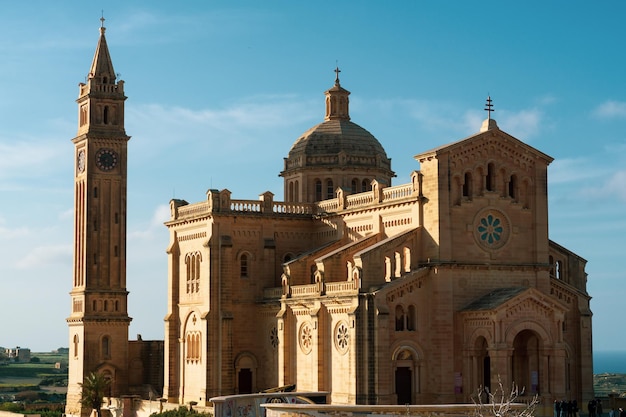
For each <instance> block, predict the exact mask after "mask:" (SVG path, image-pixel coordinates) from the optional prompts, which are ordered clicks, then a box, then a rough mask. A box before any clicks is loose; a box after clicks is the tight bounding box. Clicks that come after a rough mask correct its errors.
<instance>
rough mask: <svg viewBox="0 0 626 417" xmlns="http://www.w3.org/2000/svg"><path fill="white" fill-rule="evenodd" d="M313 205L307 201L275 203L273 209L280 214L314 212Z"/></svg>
mask: <svg viewBox="0 0 626 417" xmlns="http://www.w3.org/2000/svg"><path fill="white" fill-rule="evenodd" d="M313 207H314V206H313V205H312V204H306V203H280V202H277V203H274V205H273V207H272V211H273V212H274V213H280V214H313Z"/></svg>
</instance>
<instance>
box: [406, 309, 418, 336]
mask: <svg viewBox="0 0 626 417" xmlns="http://www.w3.org/2000/svg"><path fill="white" fill-rule="evenodd" d="M416 323H417V314H416V311H415V306H414V305H412V304H411V305H410V306H409V312H408V314H407V316H406V329H407V330H411V331H414V330H416V327H415V324H416Z"/></svg>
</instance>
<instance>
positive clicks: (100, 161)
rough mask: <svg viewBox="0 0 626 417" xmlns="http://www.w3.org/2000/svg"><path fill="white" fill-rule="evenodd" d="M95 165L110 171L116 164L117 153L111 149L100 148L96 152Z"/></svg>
mask: <svg viewBox="0 0 626 417" xmlns="http://www.w3.org/2000/svg"><path fill="white" fill-rule="evenodd" d="M96 165H97V166H98V168H100V169H101V170H103V171H110V170H112V169H113V168H115V165H117V153H115V151H114V150H112V149H100V150H99V151H98V152H97V153H96Z"/></svg>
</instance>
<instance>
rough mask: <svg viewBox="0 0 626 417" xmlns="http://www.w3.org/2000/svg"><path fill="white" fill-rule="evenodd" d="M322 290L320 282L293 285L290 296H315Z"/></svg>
mask: <svg viewBox="0 0 626 417" xmlns="http://www.w3.org/2000/svg"><path fill="white" fill-rule="evenodd" d="M321 292H322V285H321V283H319V282H318V283H315V284H308V285H295V286H293V287H291V296H292V297H302V296H307V295H311V296H316V295H320V294H321Z"/></svg>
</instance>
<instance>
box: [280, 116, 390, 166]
mask: <svg viewBox="0 0 626 417" xmlns="http://www.w3.org/2000/svg"><path fill="white" fill-rule="evenodd" d="M285 162H286V166H285V171H289V170H290V169H294V168H304V167H309V168H313V167H316V166H329V165H336V166H355V165H356V166H359V167H371V168H386V169H388V170H390V169H391V166H390V165H391V161H390V160H389V158H387V153H386V152H385V149H384V148H383V146H382V145H381V144H380V142H379V141H378V140H377V139H376V138H375V137H374V135H372V134H371V133H370V132H368V131H367V130H365V129H364V128H362V127H361V126H359V125H357V124H356V123H353V122H351V121H350V120H345V119H333V120H327V121H325V122H322V123H320V124H318V125H316V126H313V127H312V128H311V129H309V130H308V131H306V132H305V133H304V134H303V135H302V136H301V137H300V138H299V139H298V140H296V142H295V143H294V144H293V146H292V147H291V150H290V151H289V156H288V157H287V161H285Z"/></svg>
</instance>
